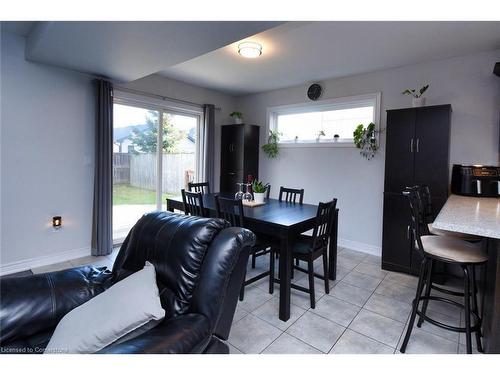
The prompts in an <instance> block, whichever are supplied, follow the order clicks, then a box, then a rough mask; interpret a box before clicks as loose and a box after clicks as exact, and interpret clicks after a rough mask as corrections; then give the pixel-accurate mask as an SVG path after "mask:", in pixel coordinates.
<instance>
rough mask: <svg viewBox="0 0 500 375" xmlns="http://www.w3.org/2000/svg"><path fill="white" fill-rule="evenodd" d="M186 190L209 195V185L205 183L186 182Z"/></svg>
mask: <svg viewBox="0 0 500 375" xmlns="http://www.w3.org/2000/svg"><path fill="white" fill-rule="evenodd" d="M188 190H189V191H193V192H195V193H201V194H210V184H209V183H208V181H207V182H188Z"/></svg>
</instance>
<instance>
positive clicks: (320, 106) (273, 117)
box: [266, 92, 382, 148]
mask: <svg viewBox="0 0 500 375" xmlns="http://www.w3.org/2000/svg"><path fill="white" fill-rule="evenodd" d="M381 96H382V95H381V93H380V92H376V93H370V94H363V95H355V96H345V97H340V98H333V99H325V100H318V101H315V102H306V103H296V104H289V105H282V106H275V107H268V108H267V124H266V125H267V126H266V130H267V133H269V130H273V131H275V130H276V128H277V117H278V116H279V115H286V114H296V113H305V112H315V111H332V110H339V109H348V108H353V107H354V106H353V105H354V104H360V105H363V104H369V105H373V104H375V110H374V111H373V120H372V121H373V123H374V124H375V129H377V130H380V101H381ZM365 125H368V124H365ZM279 146H280V147H284V148H295V147H297V148H299V147H356V146H355V145H354V140H353V139H352V138H341V139H339V140H338V141H334V140H333V139H321V140H320V141H310V140H307V141H301V140H300V139H299V140H298V141H297V142H294V141H286V142H280V143H279Z"/></svg>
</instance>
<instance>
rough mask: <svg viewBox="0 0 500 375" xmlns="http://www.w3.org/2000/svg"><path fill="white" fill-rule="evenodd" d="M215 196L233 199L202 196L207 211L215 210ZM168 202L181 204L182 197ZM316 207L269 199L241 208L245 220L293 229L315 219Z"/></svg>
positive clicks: (212, 195)
mask: <svg viewBox="0 0 500 375" xmlns="http://www.w3.org/2000/svg"><path fill="white" fill-rule="evenodd" d="M215 195H220V196H221V197H227V198H233V197H234V195H231V194H223V193H211V194H204V195H203V205H204V206H205V208H207V209H209V210H215V199H214V197H215ZM167 199H168V200H171V201H175V202H177V203H182V197H181V196H178V197H171V198H167ZM317 210H318V206H317V205H313V204H305V203H304V204H298V203H295V204H294V203H287V202H280V201H279V200H277V199H269V200H268V201H267V202H266V204H264V205H262V206H258V207H247V206H243V212H244V215H245V220H255V221H260V222H263V223H269V224H272V225H273V226H276V225H278V226H280V227H293V226H295V225H299V224H301V223H304V222H305V221H309V220H311V219H314V218H316V212H317Z"/></svg>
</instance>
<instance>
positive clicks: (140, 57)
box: [2, 21, 281, 82]
mask: <svg viewBox="0 0 500 375" xmlns="http://www.w3.org/2000/svg"><path fill="white" fill-rule="evenodd" d="M279 24H281V22H260V21H257V22H177V21H176V22H36V23H35V25H34V26H32V27H31V28H30V30H29V33H28V34H27V41H26V58H27V59H28V60H30V61H35V62H38V63H44V64H49V65H54V66H59V67H62V68H66V69H72V70H77V71H80V72H85V73H92V74H97V75H101V76H106V77H109V78H111V79H114V80H116V81H119V82H129V81H133V80H136V79H139V78H142V77H144V76H147V75H150V74H152V73H155V72H157V71H159V70H162V69H165V68H167V67H169V66H171V65H175V64H179V63H181V62H184V61H187V60H190V59H193V58H195V57H197V56H200V55H203V54H205V53H208V52H210V51H213V50H216V49H218V48H221V47H223V46H225V45H228V44H230V43H232V42H234V41H237V40H240V39H242V38H245V37H247V36H249V35H253V34H256V33H259V32H261V31H263V30H266V29H268V28H270V27H274V26H276V25H279ZM28 26H29V25H17V26H16V25H15V23H12V24H10V25H9V24H7V25H5V26H4V25H2V29H4V28H6V29H9V28H11V31H13V32H16V31H17V32H18V33H19V34H21V35H22V33H23V32H24V33H26V29H27V28H28Z"/></svg>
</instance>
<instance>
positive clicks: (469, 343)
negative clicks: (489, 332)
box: [463, 266, 472, 354]
mask: <svg viewBox="0 0 500 375" xmlns="http://www.w3.org/2000/svg"><path fill="white" fill-rule="evenodd" d="M463 271H464V307H465V311H464V314H465V342H466V347H467V354H472V339H471V332H470V289H469V288H470V283H469V280H470V279H469V277H470V276H469V270H468V269H467V266H463Z"/></svg>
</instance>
